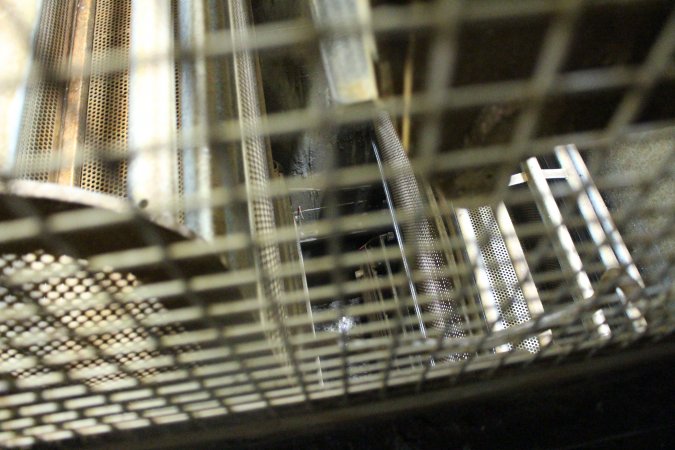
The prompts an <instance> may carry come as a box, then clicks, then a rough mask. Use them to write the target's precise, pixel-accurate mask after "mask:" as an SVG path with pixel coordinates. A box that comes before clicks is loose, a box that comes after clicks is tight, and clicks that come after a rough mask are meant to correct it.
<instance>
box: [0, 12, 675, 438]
mask: <svg viewBox="0 0 675 450" xmlns="http://www.w3.org/2000/svg"><path fill="white" fill-rule="evenodd" d="M10 1H11V2H15V3H16V2H21V1H23V0H5V2H10ZM2 3H3V2H0V6H2ZM75 3H77V8H75ZM348 3H349V4H350V5H348V6H349V7H347V6H346V5H347V4H348ZM16 4H19V3H16ZM42 4H43V6H42V12H41V14H40V16H39V20H38V21H37V22H36V23H35V24H32V25H34V27H31V26H28V27H26V30H29V29H32V28H35V29H37V30H38V31H37V33H35V34H32V33H30V32H28V31H27V32H26V35H25V39H24V41H25V44H26V45H27V46H29V47H30V48H33V49H34V51H33V58H32V67H31V75H30V77H28V78H26V79H25V80H10V79H5V78H2V79H0V83H2V84H3V86H8V87H10V88H13V87H15V86H16V85H18V84H20V83H19V81H22V82H25V83H27V85H28V90H27V93H26V96H25V99H23V100H22V101H23V104H22V105H21V108H20V110H16V111H14V110H12V112H13V113H16V114H21V115H22V121H21V125H20V127H19V129H18V130H14V131H16V133H15V134H16V135H18V136H20V141H19V146H18V153H17V155H16V161H15V163H14V167H13V169H12V170H11V171H10V172H11V174H12V176H11V177H5V176H3V178H2V180H0V272H1V273H0V445H3V446H29V445H33V444H42V443H50V442H54V441H57V442H60V441H64V442H62V443H64V444H73V445H76V444H83V443H85V444H87V445H92V446H95V445H97V444H101V445H108V446H119V447H127V446H132V444H130V442H131V443H134V442H135V445H137V446H141V447H142V446H143V445H144V444H146V443H147V441H146V440H145V439H138V438H139V437H142V438H144V437H146V436H147V433H148V432H149V431H148V430H149V429H151V432H152V433H153V436H155V437H157V441H153V445H158V446H160V445H164V444H167V445H169V444H170V445H178V446H179V445H181V444H186V445H190V444H193V442H192V441H191V439H195V440H197V439H201V438H206V437H205V436H202V435H206V434H208V435H209V436H210V437H211V438H213V439H219V438H222V437H228V436H244V437H251V436H254V437H255V436H260V435H264V434H269V433H275V432H279V431H283V430H287V429H296V428H298V427H302V426H312V424H315V423H316V424H318V423H322V421H324V422H323V423H326V422H327V421H329V419H330V418H331V417H333V418H335V417H337V416H340V415H341V416H342V417H351V415H350V412H351V411H356V410H357V409H358V410H360V411H367V414H366V413H363V414H364V415H370V414H377V413H381V412H386V411H388V407H389V406H388V405H393V404H398V405H405V406H410V407H413V406H420V400H419V399H420V398H421V394H425V393H428V394H429V395H428V396H426V397H424V398H427V399H429V398H432V399H433V396H434V394H435V393H441V392H444V393H448V392H450V391H449V389H450V388H449V386H455V387H458V388H463V387H464V386H470V385H471V386H482V387H485V390H484V391H485V392H488V391H489V388H490V387H491V386H497V385H499V383H500V382H501V381H502V380H505V379H507V378H508V377H512V376H513V377H517V376H519V375H523V374H536V373H539V372H538V371H540V370H543V369H545V368H552V367H555V366H561V368H562V367H565V366H566V365H568V364H571V363H572V362H573V361H576V360H579V359H583V360H584V361H591V362H595V361H600V363H604V362H605V361H614V362H617V363H621V362H624V361H627V360H629V358H630V357H631V355H634V354H636V353H638V352H639V353H640V354H642V355H647V354H652V352H657V351H665V350H658V349H671V350H670V351H672V344H671V343H670V341H669V339H670V336H671V335H672V331H673V330H674V329H675V321H674V320H673V307H674V304H675V302H674V300H673V292H675V291H674V290H673V284H672V283H673V278H674V276H675V273H674V272H673V264H672V263H673V259H674V256H675V255H674V253H673V249H674V248H675V246H674V245H673V243H674V242H675V236H674V235H673V230H675V226H674V223H673V222H674V220H675V219H674V217H675V214H674V212H675V196H674V194H673V189H672V186H673V182H674V180H675V172H674V168H675V164H673V162H674V160H675V152H674V150H673V149H674V148H675V145H674V143H675V137H674V136H675V134H674V131H673V130H675V127H674V126H675V111H674V110H673V107H672V106H673V105H674V104H675V90H674V89H673V87H674V86H675V64H674V62H673V55H674V54H675V9H674V7H673V5H672V4H671V3H670V2H663V1H659V0H623V1H621V2H612V1H607V0H572V1H566V2H549V1H540V0H518V1H515V0H514V1H510V0H507V1H504V2H501V1H500V2H495V1H492V0H475V1H470V2H463V1H454V0H437V1H409V2H403V1H394V0H372V1H370V2H368V1H358V2H357V1H356V0H335V1H333V0H330V1H325V0H312V1H307V2H305V1H300V0H297V1H294V0H288V1H273V0H264V1H262V0H261V1H257V0H256V1H246V0H228V1H215V0H192V1H186V2H167V1H164V0H123V1H117V0H97V1H89V0H82V1H80V2H66V1H56V0H44V1H43V2H42ZM94 5H95V7H94ZM340 5H342V6H345V7H344V8H340ZM82 8H92V9H91V10H90V11H89V12H91V13H92V14H91V15H90V17H91V19H90V21H89V23H88V24H86V25H88V26H84V27H80V26H76V25H74V24H77V23H78V22H77V20H75V19H77V18H78V17H81V16H79V14H81V11H82V10H83V9H82ZM135 11H136V12H135ZM138 11H145V13H144V14H145V16H143V17H141V16H139V15H134V14H138ZM149 11H150V12H152V14H150V13H149ZM345 15H346V16H347V17H346V19H345ZM139 18H140V19H142V20H138V19H139ZM134 19H136V20H134ZM347 19H348V20H347ZM148 24H150V25H152V26H149V25H148ZM170 28H171V29H173V33H167V31H168V30H169V29H170ZM71 41H72V42H71ZM83 41H86V42H87V43H88V44H89V46H87V48H89V50H87V51H86V52H85V54H79V53H77V52H76V51H74V50H73V49H74V48H84V47H85V46H73V45H72V43H73V42H76V43H80V44H81V43H82V42H83ZM1 44H2V43H0V45H1ZM8 45H9V44H8ZM331 46H333V47H331ZM335 46H338V47H339V48H335ZM354 52H355V54H352V53H354ZM10 53H11V52H10ZM331 55H333V56H335V55H338V56H339V58H333V57H331ZM0 57H1V55H0ZM350 58H353V60H354V61H356V62H355V63H354V66H350V65H349V64H347V63H348V62H349V61H350ZM82 61H85V62H86V63H85V64H84V67H78V64H80V63H81V62H82ZM345 61H346V62H345ZM2 63H4V62H2ZM356 63H358V64H356ZM369 64H372V65H373V67H369ZM343 65H347V66H346V67H342V66H343ZM351 69H353V70H351ZM357 69H358V70H357ZM370 69H373V70H370ZM153 77H155V78H153ZM362 77H366V78H362ZM368 77H374V79H370V78H368ZM355 79H356V81H357V82H355V83H354V84H350V83H349V81H350V80H351V81H354V80H355ZM342 81H345V83H340V82H342ZM78 82H81V83H82V86H86V89H85V92H84V94H83V98H84V100H83V102H84V103H83V105H84V106H83V107H82V108H81V111H80V112H81V114H80V116H79V117H77V120H69V121H65V120H63V118H62V116H63V114H62V111H69V112H73V111H76V112H77V111H79V109H78V108H76V107H75V106H76V105H73V104H71V103H70V102H71V101H72V99H70V97H69V96H68V95H67V94H68V92H67V87H68V86H70V85H71V84H72V83H78ZM336 83H339V84H340V86H339V89H335V88H336V86H335V84H336ZM139 86H142V87H143V89H140V90H139ZM359 86H360V87H361V88H363V87H364V86H367V87H368V89H367V92H366V91H363V90H362V89H361V88H359ZM165 88H166V89H165ZM375 88H376V89H375ZM164 90H166V91H170V92H164ZM335 92H340V93H341V94H340V96H336V97H334V95H335ZM373 96H377V98H376V100H372V97H373ZM3 98H4V97H3ZM354 99H356V100H362V101H356V100H354ZM341 102H342V103H341ZM174 105H175V107H174ZM5 107H8V106H7V105H6V104H5V103H4V101H3V100H2V99H0V108H5ZM174 109H175V114H174V113H173V110H174ZM167 110H171V111H169V112H168V111H167ZM139 112H141V114H138V113H139ZM76 115H77V114H74V115H73V117H75V116H76ZM130 116H131V117H135V121H134V122H130V121H129V117H130ZM69 117H70V116H69ZM129 128H131V130H132V133H129V131H128V130H129ZM64 136H66V137H69V138H68V139H69V140H66V139H65V137H64ZM73 136H78V137H79V138H78V139H77V143H76V145H71V147H72V148H71V150H73V151H74V152H75V154H74V155H65V156H66V157H65V158H64V157H62V156H64V155H62V152H64V148H65V147H67V146H66V145H63V147H64V148H62V145H61V143H62V141H63V142H65V141H67V142H69V143H70V144H73V142H74V140H73V139H72V137H73ZM134 142H142V143H144V144H143V145H142V146H134ZM139 147H140V148H139ZM69 148H70V147H69ZM69 151H70V150H69ZM380 152H381V155H380ZM641 155H643V156H644V157H641ZM380 157H381V159H380ZM71 159H72V160H74V161H75V163H74V164H75V170H76V172H77V174H78V175H79V177H75V179H76V180H78V181H76V182H75V185H73V186H70V185H68V186H55V185H54V184H51V183H58V182H61V183H63V182H64V181H63V180H64V179H65V178H66V177H61V176H55V174H57V175H58V174H60V173H62V172H61V171H63V170H64V167H61V165H63V164H64V161H70V160H71ZM130 161H132V164H129V162H130ZM137 162H138V163H139V164H140V165H139V166H135V165H134V164H136V163H137ZM128 166H130V167H131V170H129V171H128V170H127V167H128ZM135 167H140V169H139V170H138V171H136V170H135ZM160 169H161V170H160ZM160 173H161V174H164V175H166V176H156V175H157V174H160ZM148 180H152V181H151V182H150V181H148ZM552 180H557V181H555V182H554V181H552ZM564 180H566V181H564ZM83 190H85V191H87V192H83ZM130 192H133V193H134V194H133V195H132V196H134V197H135V196H137V197H136V199H135V201H136V204H134V203H132V202H131V201H130V200H129V198H128V197H129V196H130V195H131V194H130ZM148 193H150V194H149V195H146V194H148ZM502 210H503V211H507V213H508V215H509V216H510V218H511V219H510V220H512V223H511V225H509V227H505V226H504V222H503V221H501V219H500V217H501V216H500V214H501V212H500V211H502ZM464 214H466V215H468V220H469V227H466V226H465V225H466V224H467V223H466V222H464V219H466V215H464ZM516 244H517V245H516ZM515 247H517V249H516V250H518V251H514V248H515ZM533 298H536V300H537V301H536V302H534V301H532V299H533ZM491 305H492V306H491ZM491 307H494V311H492V312H493V313H494V314H486V313H485V312H486V310H487V309H488V308H491ZM607 364H609V362H608V363H607ZM509 379H510V378H509ZM480 390H483V389H482V388H481V389H480ZM457 392H459V391H457ZM439 398H442V397H439ZM359 408H361V409H359ZM270 418H272V419H273V420H267V419H270ZM260 423H265V424H266V426H265V427H260V426H259V424H260ZM169 424H170V426H169ZM268 425H269V426H268ZM134 429H140V430H141V431H139V432H138V434H136V433H133V432H131V430H134ZM230 433H231V434H230ZM236 433H239V434H236ZM94 436H96V437H94ZM129 448H131V447H129Z"/></svg>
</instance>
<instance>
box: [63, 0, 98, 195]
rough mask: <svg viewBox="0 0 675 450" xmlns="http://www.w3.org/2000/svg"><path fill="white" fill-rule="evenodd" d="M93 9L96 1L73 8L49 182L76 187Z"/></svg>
mask: <svg viewBox="0 0 675 450" xmlns="http://www.w3.org/2000/svg"><path fill="white" fill-rule="evenodd" d="M95 10H96V0H79V1H78V2H77V5H76V7H75V20H74V22H73V33H72V42H71V46H70V68H69V70H68V74H69V77H70V80H69V82H68V90H67V93H66V105H65V108H64V113H63V130H62V131H61V139H60V152H59V155H58V161H59V167H58V171H56V172H55V173H54V176H55V180H53V181H55V182H57V183H59V184H63V185H66V186H76V185H79V178H80V173H79V171H78V169H77V165H78V152H79V150H80V145H81V143H82V137H83V133H84V126H83V125H84V120H85V117H86V110H87V96H88V90H89V79H90V78H89V75H87V76H85V75H84V71H85V68H86V67H88V66H89V61H90V60H91V45H92V40H93V37H94V36H93V35H94V33H93V32H94V11H95Z"/></svg>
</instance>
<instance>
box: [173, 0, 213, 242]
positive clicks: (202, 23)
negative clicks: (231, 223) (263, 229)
mask: <svg viewBox="0 0 675 450" xmlns="http://www.w3.org/2000/svg"><path fill="white" fill-rule="evenodd" d="M178 37H179V40H180V46H181V50H182V51H183V52H186V53H188V54H190V55H191V57H190V58H188V59H186V60H183V62H182V64H181V79H180V84H181V89H180V106H181V108H180V109H181V110H180V115H181V126H182V132H183V135H184V136H189V141H190V142H189V144H185V147H184V148H183V149H182V151H183V167H182V169H183V193H184V196H185V198H186V199H197V204H196V205H186V206H187V208H186V212H185V224H186V225H187V226H188V227H189V228H190V229H191V230H193V231H195V232H196V233H198V234H199V235H200V236H201V237H203V238H204V239H213V236H214V229H213V212H212V210H211V207H210V204H211V200H210V199H211V148H210V146H209V138H208V122H209V117H208V106H207V94H206V92H207V89H206V76H207V74H206V58H205V55H204V47H205V39H206V17H205V5H204V0H179V2H178Z"/></svg>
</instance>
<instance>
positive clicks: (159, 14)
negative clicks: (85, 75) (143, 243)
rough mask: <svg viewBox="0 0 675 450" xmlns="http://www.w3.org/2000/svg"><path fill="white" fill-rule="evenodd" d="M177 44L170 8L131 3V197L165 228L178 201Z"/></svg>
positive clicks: (161, 1)
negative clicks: (174, 44)
mask: <svg viewBox="0 0 675 450" xmlns="http://www.w3.org/2000/svg"><path fill="white" fill-rule="evenodd" d="M173 39H174V34H173V14H172V11H171V2H169V1H166V0H132V2H131V45H130V57H131V68H130V72H129V152H130V155H129V156H130V163H129V177H128V183H129V196H130V198H131V200H132V201H133V202H134V203H135V204H136V205H138V206H140V207H142V208H147V210H148V211H149V214H150V216H151V218H153V219H154V220H158V221H160V222H163V223H174V222H175V221H176V219H175V216H176V214H175V212H174V208H173V207H172V206H173V205H172V204H173V201H174V200H175V199H176V198H177V197H178V160H177V154H176V94H175V93H176V80H175V69H174V59H173V54H174V53H173Z"/></svg>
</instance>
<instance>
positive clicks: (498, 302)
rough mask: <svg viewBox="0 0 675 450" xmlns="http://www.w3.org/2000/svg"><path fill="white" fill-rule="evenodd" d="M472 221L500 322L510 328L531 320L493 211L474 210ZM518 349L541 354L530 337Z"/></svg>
mask: <svg viewBox="0 0 675 450" xmlns="http://www.w3.org/2000/svg"><path fill="white" fill-rule="evenodd" d="M469 217H470V218H471V224H472V226H473V231H474V234H475V236H476V241H477V242H478V246H479V248H480V256H479V257H480V258H481V260H482V261H481V268H484V269H485V273H486V274H487V277H488V279H489V282H490V291H491V293H492V296H493V298H494V301H495V306H496V309H497V311H496V312H497V314H498V315H499V318H498V321H499V322H500V323H501V324H502V327H504V328H507V327H511V326H514V325H519V324H522V323H525V322H527V321H528V320H531V319H532V315H531V314H530V310H529V308H528V306H527V302H526V300H525V295H524V294H523V291H522V289H521V287H520V282H519V280H518V276H517V275H516V271H515V269H514V267H513V262H512V260H511V256H510V255H509V252H508V249H507V248H506V243H505V242H504V238H503V237H502V234H501V232H500V230H499V225H498V224H497V220H496V218H495V215H494V213H493V211H492V208H491V207H489V206H483V207H480V208H475V209H471V210H469ZM508 345H509V346H511V345H512V344H508ZM516 347H517V348H520V349H523V350H527V351H528V352H532V353H536V352H537V351H539V340H538V339H537V338H536V337H529V338H527V339H524V340H523V341H522V342H520V343H518V345H516Z"/></svg>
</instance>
